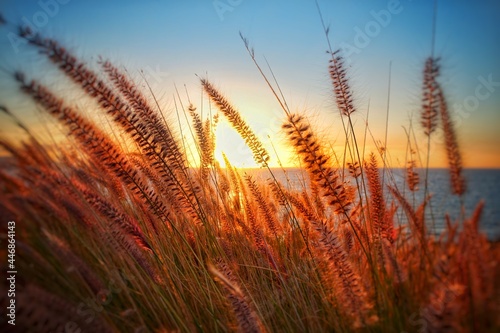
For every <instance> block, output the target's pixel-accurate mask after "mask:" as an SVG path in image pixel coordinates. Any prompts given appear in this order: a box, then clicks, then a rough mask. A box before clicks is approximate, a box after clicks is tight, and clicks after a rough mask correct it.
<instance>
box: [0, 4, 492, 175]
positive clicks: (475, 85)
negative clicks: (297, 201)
mask: <svg viewBox="0 0 500 333" xmlns="http://www.w3.org/2000/svg"><path fill="white" fill-rule="evenodd" d="M318 3H319V7H320V9H321V11H322V14H323V17H324V20H325V23H326V24H327V25H328V26H329V31H330V33H329V36H330V41H331V42H332V45H333V48H334V49H336V48H339V47H340V48H342V49H343V51H344V55H345V56H346V58H347V61H348V64H349V70H350V79H351V83H352V88H353V91H354V96H355V101H356V106H357V113H356V114H354V115H353V119H354V122H355V123H356V128H357V130H358V131H359V136H360V138H363V134H364V124H365V120H366V116H367V109H368V105H370V111H369V124H370V125H369V126H370V131H371V134H372V135H373V138H374V139H375V140H376V141H379V140H380V141H383V140H384V136H385V117H386V110H387V97H388V96H387V93H388V75H389V63H390V62H392V84H391V91H390V105H389V127H388V128H389V133H388V136H389V140H388V145H387V146H388V149H389V150H388V153H389V159H390V162H391V165H393V166H396V167H398V166H402V165H403V164H404V159H405V152H406V136H405V131H404V129H403V127H406V128H408V127H409V122H410V119H411V118H412V119H413V123H414V129H415V132H416V137H417V139H418V140H419V145H420V147H419V148H420V149H421V151H422V152H424V150H425V145H426V143H425V138H424V136H423V134H422V130H421V128H420V125H419V120H420V116H419V111H420V95H421V94H420V86H421V83H420V82H421V76H422V74H421V71H422V68H423V63H424V61H425V58H426V57H428V56H429V55H430V54H431V44H432V43H431V36H432V33H431V32H432V17H433V8H434V5H433V1H416V0H413V1H412V0H402V1H392V0H391V1H368V0H365V1H345V0H343V1H340V0H337V1H326V0H318ZM0 13H1V14H2V16H3V17H4V18H5V19H6V21H7V24H4V25H3V26H1V27H0V104H2V105H7V106H8V107H9V108H10V109H11V110H12V111H14V112H17V114H20V115H21V117H22V115H23V114H25V115H30V117H32V115H33V113H30V112H29V109H30V108H33V104H30V103H28V102H27V101H25V98H24V97H23V96H22V95H20V94H19V93H18V91H17V87H16V84H15V83H14V82H13V80H12V78H11V77H10V74H9V73H12V72H13V71H14V70H18V69H22V70H24V71H25V72H27V73H28V75H29V76H30V77H31V76H32V77H34V78H38V79H42V81H43V82H52V84H54V87H57V88H55V89H58V90H57V91H64V87H61V85H60V84H59V85H58V84H57V83H54V80H52V81H51V78H52V73H57V72H55V71H54V70H53V68H51V65H50V64H47V63H46V62H44V61H41V60H40V59H43V58H40V56H39V55H37V53H36V51H34V50H33V49H32V48H31V47H29V46H27V45H25V44H24V43H23V42H20V41H18V40H13V39H12V35H11V34H10V32H13V31H15V26H16V25H17V24H28V25H31V26H32V27H33V28H34V29H35V30H40V32H41V33H42V34H43V35H45V36H48V37H53V38H56V39H57V40H60V41H61V43H63V44H64V45H66V46H67V47H68V48H69V49H71V50H72V51H73V52H74V53H75V54H76V55H78V56H79V57H81V58H82V59H85V60H86V61H87V62H88V63H95V62H96V60H97V59H98V56H102V57H103V58H106V59H110V60H112V61H113V62H114V63H115V64H117V65H119V66H120V67H121V68H126V69H127V71H128V72H129V73H130V75H131V76H132V77H133V78H134V79H137V80H138V81H137V82H142V81H141V71H142V73H143V76H144V77H145V78H146V80H147V81H148V83H149V84H150V85H151V86H152V87H153V89H154V91H155V95H156V96H157V97H158V98H159V100H160V104H161V105H162V107H163V108H164V110H165V112H167V113H168V114H169V115H170V118H171V119H173V120H175V121H176V119H177V118H176V112H175V102H174V100H175V98H176V97H175V96H176V90H175V86H177V88H178V90H179V94H180V97H181V100H182V102H183V103H185V106H186V105H187V103H188V99H187V96H186V91H187V92H188V93H189V96H190V99H191V101H192V102H193V104H195V105H196V106H197V107H198V109H199V110H201V109H203V112H204V113H205V115H206V114H207V113H208V111H207V110H208V104H207V100H206V97H205V96H203V95H202V94H201V88H200V84H199V79H198V77H197V76H196V74H197V75H199V76H201V77H208V78H209V79H210V81H211V82H212V83H214V84H215V86H216V87H218V88H219V89H220V91H221V92H223V93H224V94H225V96H226V97H227V98H228V99H229V100H230V101H231V102H232V104H233V105H234V106H235V107H236V108H237V109H238V110H239V111H240V112H241V114H242V116H243V117H244V118H245V119H246V120H247V121H248V123H249V124H250V125H251V127H252V128H253V129H254V131H255V132H256V133H257V135H258V136H259V137H260V138H261V140H262V141H263V142H264V144H265V145H266V147H268V149H269V151H270V152H271V155H272V161H271V164H272V165H274V166H275V165H277V163H278V162H277V157H276V156H275V154H274V153H273V148H272V146H271V142H272V144H273V145H274V146H275V148H276V150H277V152H278V156H279V159H280V160H281V162H282V163H283V164H284V165H292V164H293V162H294V161H293V160H292V159H291V157H290V156H291V154H289V151H288V148H287V147H286V145H285V138H284V137H283V135H282V134H280V133H279V129H280V125H281V123H282V121H283V119H284V114H283V111H282V110H281V109H280V108H279V104H278V103H277V101H276V100H275V99H274V97H273V96H272V93H271V91H270V90H269V88H268V87H267V86H266V84H265V82H264V81H263V79H262V77H261V76H260V74H259V73H258V70H257V69H256V67H255V66H254V64H253V63H252V61H251V59H250V57H249V56H248V54H247V51H246V50H245V47H244V44H243V42H242V41H241V39H240V36H239V33H240V32H241V33H242V34H243V35H244V36H246V37H247V38H248V39H249V41H250V43H251V45H252V46H253V47H254V48H255V54H256V56H257V60H258V61H259V62H260V63H261V65H263V67H265V68H266V69H267V65H266V59H267V61H268V62H269V64H270V66H271V67H272V70H273V72H274V74H275V75H276V78H277V80H278V82H279V84H280V86H281V88H282V90H283V93H284V95H285V98H286V100H287V102H288V105H289V106H290V108H291V109H292V111H297V112H301V113H305V114H306V115H309V116H310V120H311V123H312V124H313V126H315V128H317V129H318V133H319V134H320V136H322V137H323V136H324V137H325V138H328V139H330V140H332V141H330V142H332V143H333V144H332V146H333V149H335V150H336V151H337V152H338V153H341V150H342V147H343V142H342V138H343V132H342V127H341V123H340V118H339V115H338V111H337V109H336V107H335V104H334V99H333V93H332V89H331V83H330V81H329V77H328V70H327V66H328V59H329V55H328V54H327V53H326V50H327V49H328V44H327V41H326V38H325V35H324V33H323V28H322V25H321V20H320V17H319V14H318V10H317V7H316V4H315V2H314V1H312V0H297V1H285V0H276V1H251V0H221V1H211V0H189V1H180V0H179V1H168V0H154V1H153V0H151V1H83V0H41V1H19V0H3V1H2V2H1V3H0ZM435 55H436V56H440V57H441V59H442V72H443V74H442V78H441V82H442V83H443V86H444V87H445V91H446V94H447V97H448V101H449V105H450V110H451V112H452V114H453V117H454V120H455V122H456V124H457V132H458V135H459V138H460V143H461V149H462V152H463V156H464V164H465V166H466V167H500V135H499V126H500V63H499V59H500V2H498V1H494V0H489V1H470V0H457V1H452V0H443V1H439V2H438V9H437V25H436V41H435ZM59 77H60V76H59ZM44 80H46V81H44ZM184 86H185V87H186V88H184ZM75 96H78V95H75ZM202 98H203V99H202ZM75 99H76V98H75ZM177 102H178V101H177ZM79 107H80V108H84V107H82V106H81V105H79ZM213 111H215V110H212V112H213ZM85 112H89V113H91V112H90V111H89V110H86V111H85ZM182 117H183V116H182ZM45 121H47V119H46V117H43V116H36V117H35V118H32V119H31V120H30V124H31V125H32V126H34V127H37V126H41V127H43V126H44V122H45ZM0 124H1V125H0V133H1V134H0V135H1V136H10V135H16V133H17V132H16V130H14V129H13V127H12V126H11V125H10V123H8V122H7V118H5V117H4V116H1V118H0ZM183 134H184V135H187V133H185V131H183ZM217 137H218V141H217V152H218V156H220V153H221V152H222V151H224V152H225V153H226V154H227V156H228V157H229V159H230V161H231V162H233V163H234V165H236V166H243V167H252V166H255V164H254V162H253V159H252V156H251V153H250V151H249V150H248V149H247V148H245V146H244V143H243V140H242V139H241V138H239V136H238V134H237V133H235V131H234V130H232V129H231V128H230V126H229V125H228V124H227V123H226V122H224V121H222V123H221V124H220V125H219V127H218V129H217ZM439 138H440V135H439V133H438V134H437V135H436V137H435V138H434V139H433V142H432V149H433V153H432V155H431V156H432V161H431V166H437V167H442V166H445V165H446V160H445V156H444V153H443V149H442V142H441V140H440V139H439ZM366 142H367V151H369V150H373V149H374V143H373V139H372V136H369V137H368V138H367V140H366ZM422 157H423V156H422Z"/></svg>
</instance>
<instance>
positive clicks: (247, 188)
mask: <svg viewBox="0 0 500 333" xmlns="http://www.w3.org/2000/svg"><path fill="white" fill-rule="evenodd" d="M20 35H21V36H23V37H24V38H26V39H27V40H28V41H29V42H30V44H31V45H32V47H34V48H36V49H39V50H41V51H43V52H42V53H43V55H44V56H46V57H48V59H50V60H51V61H52V62H53V63H54V64H55V65H56V66H58V67H59V68H60V69H61V72H62V73H63V75H66V76H67V77H69V78H70V79H71V80H73V82H74V83H76V84H77V85H78V86H79V88H80V89H81V90H82V91H84V92H85V93H86V94H87V95H88V97H89V98H93V99H95V102H96V105H98V110H96V112H101V113H103V114H105V115H106V116H107V117H108V118H109V119H110V121H111V123H112V124H113V126H114V133H113V135H114V136H118V137H120V138H122V139H123V140H128V141H130V142H133V144H134V147H135V150H134V152H133V153H130V152H126V151H124V150H123V149H122V148H121V146H120V145H119V144H117V143H116V141H115V140H114V139H113V137H112V136H111V135H109V134H107V133H105V132H104V131H103V130H101V129H100V128H99V126H97V125H96V124H95V123H94V122H92V121H91V120H90V119H87V118H86V117H84V116H82V115H81V114H80V113H79V112H78V110H77V109H76V108H75V107H74V106H73V105H72V101H71V98H70V97H68V96H57V95H56V94H54V93H53V92H52V91H51V89H50V87H46V86H44V85H43V84H41V83H39V82H37V81H36V80H34V81H28V80H26V79H25V77H24V75H23V74H22V73H17V74H16V75H15V77H14V78H13V79H15V80H17V82H18V83H19V87H20V89H21V90H22V91H23V92H24V93H25V94H26V96H27V97H29V98H31V99H32V100H33V101H34V102H36V103H37V104H38V105H39V106H40V107H41V109H43V110H44V111H45V112H47V114H50V115H51V116H53V117H54V118H55V119H57V120H58V121H59V123H60V124H61V125H62V126H63V127H64V129H65V131H66V134H67V140H68V141H69V142H71V143H72V144H73V146H68V147H74V148H64V147H61V148H59V150H58V151H57V153H54V152H53V151H51V149H50V148H49V147H46V146H44V145H42V144H41V143H40V142H39V141H37V138H36V136H35V135H32V134H31V132H30V130H29V129H28V128H27V127H25V126H24V125H22V120H19V119H17V118H16V117H15V116H14V113H15V112H11V111H10V110H8V109H7V108H5V107H2V110H3V111H4V112H5V113H6V114H7V115H9V116H11V118H12V119H14V122H17V123H18V125H19V126H20V127H21V128H22V129H24V130H25V131H26V132H27V134H28V135H29V137H30V139H29V140H28V141H26V142H23V143H19V142H15V140H13V139H7V138H4V139H2V140H1V141H0V144H1V145H2V146H3V147H4V149H5V150H6V151H7V152H8V153H9V155H10V158H8V159H6V160H5V161H4V162H3V163H4V165H3V166H2V169H1V170H0V186H1V189H2V190H1V192H0V196H1V198H2V200H1V203H0V212H1V215H2V216H3V217H4V218H3V220H4V222H5V221H7V220H15V221H17V223H18V229H17V230H18V234H17V241H18V243H17V249H18V265H19V268H18V271H19V272H21V273H20V274H19V277H20V278H19V280H18V294H17V295H18V296H17V297H18V301H19V302H18V313H17V315H18V321H17V325H16V326H15V328H14V329H15V330H14V331H16V332H17V331H18V332H25V331H30V332H48V331H51V332H52V331H54V332H56V331H57V332H59V331H64V330H65V329H66V330H67V329H68V328H67V327H68V325H70V326H71V327H72V329H73V330H75V329H76V328H79V329H81V330H82V332H83V331H94V332H177V331H182V332H227V331H241V332H265V331H268V332H332V331H341V332H343V331H367V332H402V331H407V332H444V331H450V332H451V331H453V332H454V331H463V332H495V331H498V329H500V322H499V320H498V316H497V314H498V311H499V309H500V308H499V303H498V299H499V297H498V295H499V288H498V285H496V284H495V281H497V280H498V276H499V273H498V267H496V264H497V260H498V258H499V255H498V246H495V247H494V250H492V249H491V247H492V244H490V243H489V242H488V241H487V239H486V238H485V236H484V235H482V234H481V233H480V232H479V220H480V216H481V210H482V207H483V206H482V203H478V206H477V209H476V211H475V212H474V214H473V215H472V216H470V217H463V218H462V219H461V220H459V221H449V220H448V225H447V228H446V229H445V230H444V231H443V232H442V234H441V235H439V236H433V235H431V234H430V233H429V232H428V230H427V229H428V228H427V223H428V222H429V221H426V220H425V214H424V210H425V206H426V203H427V199H426V200H425V201H424V202H422V203H417V204H414V203H412V202H411V200H410V198H408V197H406V195H405V193H408V192H409V193H410V194H411V193H413V192H415V191H418V184H419V181H420V180H419V175H418V173H417V172H416V171H415V167H416V163H415V162H414V159H413V157H412V158H411V159H410V161H409V162H408V169H407V177H408V178H407V185H406V186H407V187H408V188H407V189H404V188H397V187H396V185H395V184H394V182H393V181H392V177H388V176H387V177H381V175H380V174H379V172H380V171H379V168H378V166H379V164H380V162H379V161H382V160H383V157H382V156H379V153H378V152H374V153H372V154H371V155H370V156H369V158H368V159H367V160H362V159H361V158H360V154H359V150H360V149H362V148H363V147H361V146H359V145H358V144H357V142H356V137H355V132H354V128H353V126H352V122H351V119H350V116H351V114H352V113H353V112H354V110H355V108H354V102H353V91H352V88H351V87H350V86H349V83H348V73H347V72H346V69H345V68H344V67H343V64H342V58H341V57H340V55H339V53H338V52H332V60H331V62H330V67H329V72H330V76H331V79H332V83H333V89H334V96H335V100H336V102H337V104H338V109H339V111H340V113H341V114H342V116H343V117H345V118H346V120H347V126H346V127H345V128H344V130H345V142H346V147H347V148H348V150H350V152H351V153H350V154H349V155H350V156H351V160H350V161H341V163H340V167H339V164H337V162H335V161H333V160H332V159H331V158H330V154H329V153H328V150H327V148H328V145H327V144H326V143H325V142H322V141H321V140H319V139H318V137H317V135H316V132H315V130H314V129H313V128H312V127H311V125H310V124H309V122H308V121H307V118H306V116H305V115H297V114H291V113H290V112H289V111H288V109H287V107H286V103H284V102H283V100H281V97H279V96H280V94H279V93H277V92H276V91H274V93H275V96H276V97H277V98H278V99H279V101H280V105H282V106H283V108H284V112H285V114H286V119H285V121H284V124H283V131H284V133H285V134H286V136H287V138H288V140H289V144H290V146H291V147H293V148H294V149H295V152H296V154H297V156H298V157H299V158H300V160H301V161H302V162H303V165H304V168H305V171H306V172H307V176H308V177H309V182H308V183H307V184H310V185H308V186H307V187H304V188H301V187H297V186H296V187H292V188H291V187H290V186H288V185H289V184H286V183H283V182H280V181H279V180H278V179H277V177H276V175H275V174H274V173H273V170H272V169H270V168H269V165H268V161H269V158H270V156H269V154H268V152H267V151H266V150H265V148H264V146H263V145H262V143H261V142H260V141H259V139H258V138H257V136H256V135H255V134H254V132H253V131H252V130H251V129H250V127H249V126H248V125H247V124H246V122H245V121H244V119H243V116H242V115H241V114H240V113H239V112H238V111H237V110H236V108H234V107H233V106H232V105H231V104H230V103H229V102H228V100H227V99H226V98H225V97H224V96H223V94H222V93H221V92H220V91H219V90H217V89H216V88H215V87H214V86H213V85H212V84H211V83H210V82H209V81H208V80H206V79H201V82H200V83H201V86H202V87H203V89H204V91H205V92H206V94H207V96H208V98H209V100H210V101H211V102H212V103H213V104H214V105H215V106H216V107H217V108H218V109H219V111H220V112H221V113H222V115H224V116H225V117H227V119H228V121H229V122H230V123H231V124H232V125H233V126H234V128H235V130H236V131H237V132H238V133H239V134H240V135H241V136H242V137H243V139H244V140H245V141H246V143H247V144H248V146H249V147H250V148H251V150H252V152H253V155H254V158H255V161H256V162H257V163H258V164H259V165H261V166H262V167H264V168H267V170H268V172H269V179H270V180H269V182H260V181H257V180H255V179H254V178H252V177H251V176H250V175H244V174H243V172H242V171H241V170H237V169H236V168H234V167H232V166H231V164H230V161H228V160H227V158H226V159H225V168H222V166H220V165H219V164H218V162H217V161H216V160H215V159H214V149H215V137H214V127H215V126H216V124H217V116H216V117H215V118H209V119H207V120H204V119H202V117H201V116H200V115H199V114H198V113H197V111H196V108H195V107H194V106H193V105H190V106H189V108H188V109H187V110H184V111H185V112H186V114H189V115H190V116H191V119H192V122H193V139H194V140H195V141H196V147H197V148H198V150H199V156H200V161H201V162H200V166H193V165H189V163H188V162H187V160H188V159H187V158H186V156H187V155H188V152H187V151H185V147H186V146H185V145H184V143H183V141H182V140H181V139H180V138H177V137H176V135H175V134H174V133H173V131H172V126H171V124H169V123H168V122H166V121H165V120H164V119H163V117H162V116H161V114H160V113H159V112H158V111H157V109H156V108H155V107H154V106H153V105H154V104H152V103H151V102H150V101H149V99H148V98H146V97H145V95H144V94H143V93H142V92H141V90H140V89H139V88H138V87H137V86H136V85H135V84H134V83H133V81H132V80H130V79H129V78H128V77H127V76H126V75H125V74H124V73H122V72H121V71H120V70H119V69H118V68H117V67H115V66H114V65H112V64H111V63H110V62H107V61H104V62H102V63H101V68H102V72H96V71H93V70H91V69H89V68H88V67H87V65H85V63H84V62H83V61H80V60H79V59H78V58H77V57H75V56H74V55H72V54H71V53H70V52H68V51H67V50H66V49H64V48H63V47H61V46H60V45H59V44H58V43H57V42H56V41H54V40H50V39H44V38H42V37H41V36H39V35H34V34H31V33H30V32H29V31H26V29H20ZM245 43H246V46H247V48H249V46H248V42H247V41H246V40H245ZM249 51H250V49H249ZM251 57H252V59H253V60H254V61H256V60H255V58H254V55H253V51H252V52H251ZM435 62H436V61H435V59H430V60H428V61H427V62H426V64H425V68H424V71H423V72H424V82H423V86H424V90H423V97H422V99H423V107H422V125H423V128H422V129H421V130H423V131H424V132H425V133H426V134H427V135H432V134H433V132H434V131H435V128H436V126H438V125H439V124H440V123H439V119H441V125H442V126H443V129H444V133H445V138H446V145H447V156H448V158H449V161H450V175H451V184H452V189H453V192H454V193H455V194H456V195H460V196H462V195H463V194H464V192H465V186H464V184H465V183H464V179H463V176H462V174H461V168H462V166H461V160H460V152H459V150H458V146H457V140H456V134H455V131H454V130H453V123H452V121H451V119H450V115H449V114H448V112H447V107H446V101H445V98H444V93H443V89H442V87H441V86H440V85H439V83H438V79H439V77H438V68H437V67H436V64H435ZM256 64H257V66H258V63H257V62H256ZM259 69H260V67H259ZM266 81H267V82H268V84H269V85H270V87H271V88H272V84H271V83H270V81H269V80H267V78H266ZM438 114H440V115H441V117H438ZM415 130H420V129H415ZM409 142H410V147H409V148H410V150H411V151H412V150H413V149H412V145H411V141H409ZM413 146H415V145H413ZM386 148H387V147H386ZM412 155H413V153H412ZM342 165H349V171H350V173H351V177H346V176H344V173H343V170H342V167H341V166H342ZM385 172H386V173H390V172H391V170H390V169H386V170H385ZM405 190H408V191H405ZM457 209H461V208H460V207H457ZM396 212H403V213H404V215H405V216H406V218H405V219H400V218H398V215H397V214H396ZM1 228H2V234H5V233H6V231H5V230H6V226H5V224H2V227H1ZM2 255H4V254H2ZM4 268H5V267H4ZM4 271H5V270H4ZM21 276H22V278H21ZM0 297H2V298H1V299H0V300H1V303H2V307H3V306H5V304H4V302H5V301H6V298H5V297H6V294H5V293H2V295H1V296H0ZM2 320H4V318H2ZM2 325H4V324H2ZM12 328H13V327H9V329H12ZM11 331H12V330H11Z"/></svg>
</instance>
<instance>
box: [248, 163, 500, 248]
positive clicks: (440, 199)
mask: <svg viewBox="0 0 500 333" xmlns="http://www.w3.org/2000/svg"><path fill="white" fill-rule="evenodd" d="M245 172H247V173H249V174H252V175H253V176H254V177H255V178H260V179H267V178H270V174H269V171H267V170H264V169H247V170H245ZM381 172H382V170H381ZM417 172H418V173H419V174H420V179H421V185H420V190H419V191H417V192H416V194H415V202H416V203H417V205H418V204H419V203H421V202H422V200H423V197H424V193H423V192H424V189H423V188H424V186H423V179H424V177H425V170H423V169H419V170H417ZM273 173H274V175H275V177H276V178H277V179H278V180H279V181H280V182H282V183H283V184H288V185H287V186H290V187H291V188H296V189H302V188H303V186H304V184H305V185H306V186H307V184H308V180H307V175H306V173H305V172H304V171H303V170H300V169H286V171H285V172H283V170H281V169H273ZM464 175H465V177H466V181H467V192H466V194H465V200H464V205H465V210H466V214H467V216H470V214H471V213H472V211H473V210H474V208H475V207H476V205H477V204H478V202H480V201H481V200H484V202H485V207H484V210H483V215H482V219H481V223H480V226H481V230H482V231H483V232H485V233H486V235H487V236H488V238H489V239H490V240H500V169H465V170H464ZM385 177H386V182H385V183H388V182H390V183H393V182H395V183H396V184H397V186H398V188H399V189H400V190H401V191H402V190H403V188H404V186H403V185H404V170H402V169H391V170H387V171H386V176H385ZM287 179H288V181H287ZM428 184H429V185H428V186H429V193H431V194H432V200H431V207H430V209H428V210H427V211H426V215H427V221H432V217H434V221H435V228H436V232H440V230H442V228H443V226H444V216H445V214H446V213H448V214H449V215H450V217H451V218H452V220H454V219H457V218H458V217H459V214H460V201H459V199H458V198H457V197H456V196H454V195H452V194H451V192H450V180H449V174H448V170H447V169H430V170H429V181H428ZM406 194H407V198H408V200H410V202H411V201H412V200H413V197H412V195H411V194H410V193H409V191H408V190H407V189H406ZM399 216H400V217H401V219H402V220H403V219H404V214H399Z"/></svg>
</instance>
